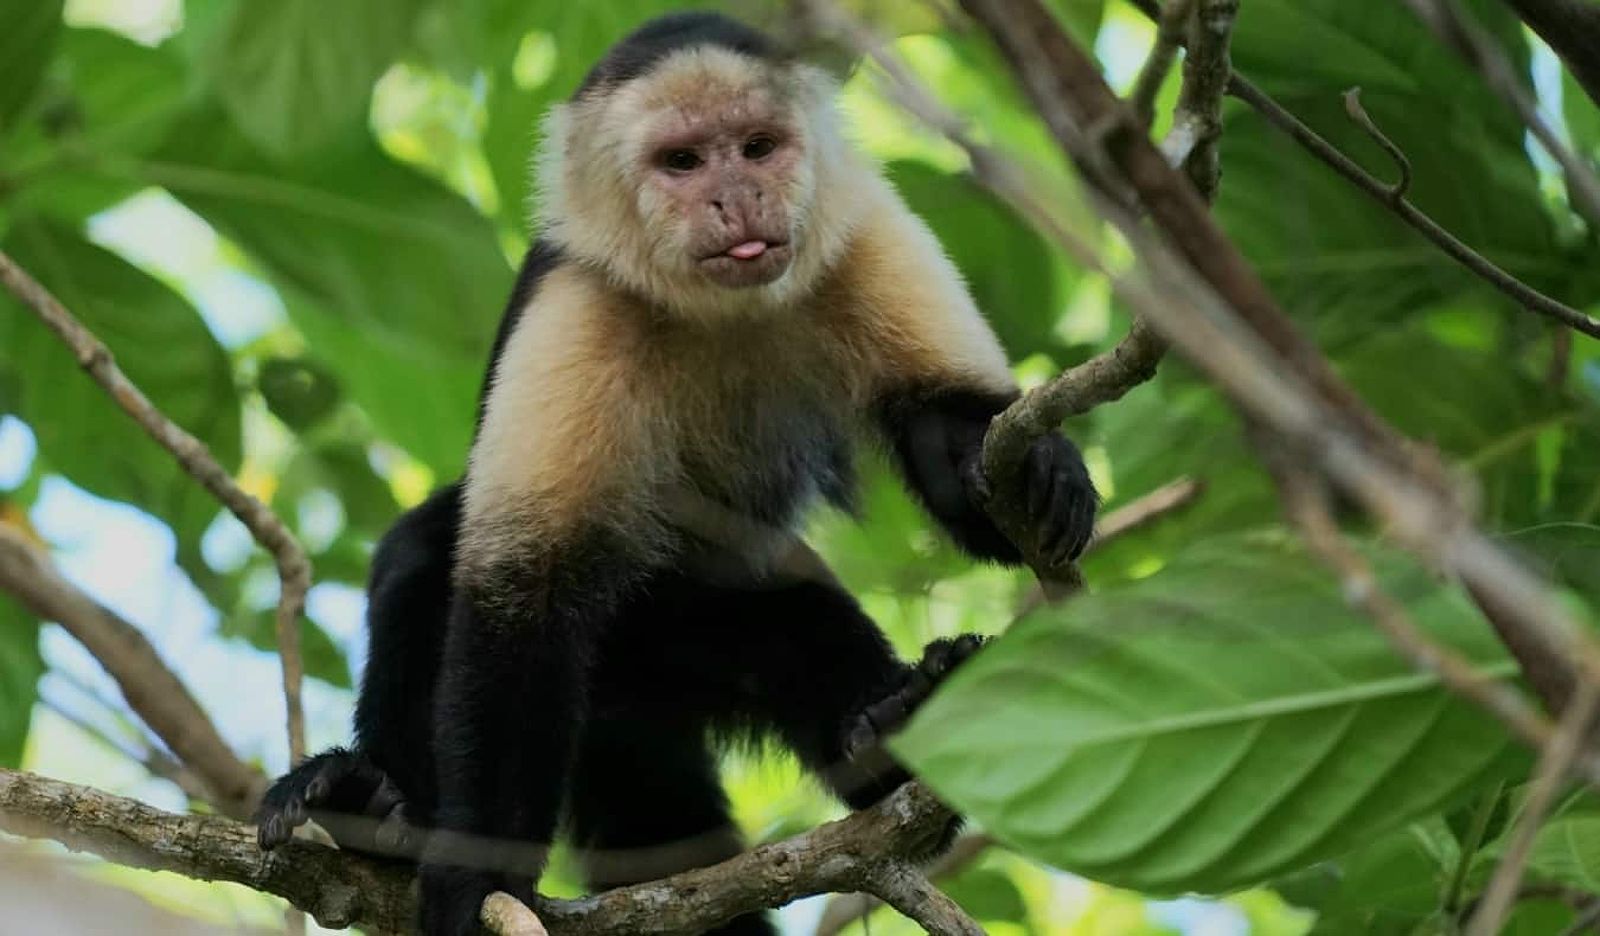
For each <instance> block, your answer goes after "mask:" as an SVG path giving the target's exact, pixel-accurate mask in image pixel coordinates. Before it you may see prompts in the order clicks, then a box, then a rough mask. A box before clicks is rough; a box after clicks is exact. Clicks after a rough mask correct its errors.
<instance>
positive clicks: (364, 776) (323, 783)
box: [255, 748, 415, 854]
mask: <svg viewBox="0 0 1600 936" xmlns="http://www.w3.org/2000/svg"><path fill="white" fill-rule="evenodd" d="M313 817H314V818H316V820H317V822H318V823H319V824H321V825H322V826H323V827H324V828H326V829H327V830H328V833H329V834H330V835H332V836H333V838H334V841H336V842H338V843H339V845H340V846H342V847H345V848H356V849H359V850H361V851H366V852H372V853H375V854H397V853H404V852H405V850H406V848H407V847H408V845H409V844H410V843H411V842H412V841H413V840H414V839H415V836H414V835H412V834H411V832H412V830H411V826H410V825H409V824H408V823H407V822H406V816H405V800H404V797H403V796H402V795H401V793H400V788H399V787H397V786H395V784H394V781H392V780H390V779H389V775H388V774H386V773H384V772H383V771H382V770H381V769H379V768H378V766H377V765H376V764H373V763H372V761H370V760H368V759H367V758H366V757H365V756H363V755H361V754H359V753H356V752H354V751H346V750H344V749H342V748H333V749H331V750H328V751H324V752H322V753H321V754H318V755H316V756H315V757H311V758H309V759H307V760H306V762H305V763H303V764H301V765H300V766H299V767H296V768H295V769H294V770H291V771H290V772H289V773H287V774H285V775H283V776H282V777H280V778H279V779H278V781H277V782H276V783H274V784H273V785H272V786H271V787H270V788H269V789H268V790H267V792H266V794H265V795H264V796H263V797H262V798H261V806H260V807H259V808H257V810H256V815H255V820H256V840H257V842H259V843H260V845H261V848H262V849H263V850H270V849H273V848H277V847H278V846H279V845H282V844H284V843H285V842H287V841H289V839H290V838H291V837H292V836H293V835H294V830H295V829H296V828H297V827H298V826H300V825H302V824H304V823H305V821H306V820H307V819H309V818H313Z"/></svg>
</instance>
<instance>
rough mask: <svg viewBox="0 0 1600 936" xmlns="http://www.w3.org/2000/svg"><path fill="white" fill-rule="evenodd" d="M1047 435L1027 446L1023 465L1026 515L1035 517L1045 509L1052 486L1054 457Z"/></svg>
mask: <svg viewBox="0 0 1600 936" xmlns="http://www.w3.org/2000/svg"><path fill="white" fill-rule="evenodd" d="M1048 443H1049V437H1048V436H1046V437H1045V438H1042V439H1038V440H1036V441H1035V442H1034V443H1033V444H1032V445H1030V446H1029V447H1028V455H1027V458H1026V459H1025V464H1024V465H1023V470H1024V472H1025V483H1024V485H1023V486H1024V488H1026V494H1027V498H1028V516H1030V517H1037V516H1039V515H1040V514H1042V513H1043V512H1044V510H1045V506H1046V505H1047V504H1048V503H1049V501H1050V491H1051V489H1052V488H1053V487H1054V483H1053V481H1054V478H1055V458H1054V457H1053V455H1052V453H1051V451H1050V445H1049V444H1048Z"/></svg>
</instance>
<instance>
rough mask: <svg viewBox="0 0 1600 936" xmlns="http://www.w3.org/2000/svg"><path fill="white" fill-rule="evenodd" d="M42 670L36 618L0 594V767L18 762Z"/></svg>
mask: <svg viewBox="0 0 1600 936" xmlns="http://www.w3.org/2000/svg"><path fill="white" fill-rule="evenodd" d="M43 674H44V658H43V657H41V656H40V655H39V622H38V621H37V620H35V619H34V618H33V616H32V615H30V614H28V613H27V612H26V611H24V610H22V607H21V606H20V605H18V604H17V603H16V602H15V601H13V600H11V599H10V598H8V597H6V596H5V595H0V767H10V768H13V769H14V768H16V767H18V766H20V765H21V762H22V747H23V745H24V744H25V743H26V742H27V740H28V725H29V724H30V723H31V722H32V720H33V703H34V702H35V701H36V700H37V699H38V698H39V677H40V676H42V675H43Z"/></svg>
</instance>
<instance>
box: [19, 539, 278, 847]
mask: <svg viewBox="0 0 1600 936" xmlns="http://www.w3.org/2000/svg"><path fill="white" fill-rule="evenodd" d="M0 590H4V591H6V592H7V593H9V594H11V595H13V596H15V597H16V598H17V600H18V601H20V602H22V605H23V607H25V608H27V609H28V610H29V611H30V612H32V613H33V614H34V615H35V616H37V617H39V618H42V619H44V620H47V621H55V622H56V623H57V624H60V625H61V627H62V628H64V629H65V630H66V631H67V633H69V634H71V635H72V636H73V637H74V638H76V639H77V641H78V642H79V643H81V644H83V646H84V647H85V648H86V649H87V650H88V651H89V653H90V654H91V655H92V656H93V657H94V658H95V660H97V661H98V662H99V663H100V665H101V666H103V667H105V670H106V672H107V673H109V674H110V675H111V678H112V679H114V680H116V683H117V688H118V689H119V690H121V692H122V697H123V699H125V700H126V701H127V703H128V707H129V708H131V709H132V710H133V711H134V712H136V713H138V715H139V717H140V718H141V719H143V720H144V723H145V724H147V725H149V726H150V729H151V730H152V731H154V732H155V733H156V736H157V737H159V738H160V739H161V740H162V742H163V743H164V744H166V745H167V747H168V748H170V749H171V750H172V752H173V753H174V754H175V755H177V757H178V759H179V760H181V761H182V762H183V764H184V765H185V766H187V767H188V768H189V769H190V770H192V771H194V773H195V775H196V776H197V777H199V778H200V779H201V781H202V782H203V783H204V784H205V786H206V788H207V790H208V791H209V796H207V799H208V800H209V801H210V802H211V803H212V804H213V805H215V806H216V807H217V808H218V809H219V810H221V811H222V812H224V813H226V814H228V815H231V816H235V817H243V816H246V815H248V814H249V812H250V810H251V809H253V808H254V804H255V801H256V799H257V798H258V797H259V796H260V794H261V791H262V789H263V788H264V787H265V785H266V779H265V778H264V777H262V775H261V774H260V772H258V771H256V770H254V769H252V768H251V767H249V766H248V765H247V764H245V763H244V762H243V761H241V760H240V759H239V757H238V755H236V754H234V752H233V749H232V748H230V747H228V744H227V742H226V741H224V740H223V739H222V734H221V733H220V732H219V731H217V727H216V725H214V724H213V723H212V721H211V719H210V717H208V716H207V715H206V713H205V710H204V709H202V708H201V707H200V703H199V702H197V701H195V698H194V696H193V695H190V693H189V689H188V687H187V686H185V685H184V684H183V682H182V681H181V680H180V679H178V677H177V675H176V674H174V673H173V672H172V670H171V669H170V668H169V667H168V666H167V664H166V662H165V661H163V660H162V659H161V656H160V654H158V653H157V652H156V649H155V647H153V646H151V645H150V641H148V640H146V639H145V636H144V634H142V633H140V632H139V629H138V628H136V627H134V626H133V625H132V624H130V623H128V622H127V621H126V620H124V619H123V618H121V617H119V616H118V615H117V614H116V613H115V612H113V611H112V610H110V609H109V608H106V607H105V606H103V605H101V604H99V603H97V602H96V601H95V600H94V599H93V598H90V597H89V596H88V595H86V594H84V593H83V591H81V590H80V589H79V588H78V587H77V586H76V585H73V584H72V583H71V582H69V581H67V580H66V579H65V578H63V577H62V576H61V573H60V572H58V571H57V570H56V568H55V566H54V564H52V563H51V562H50V559H49V557H47V556H46V555H44V553H43V552H41V551H40V550H39V549H38V548H37V547H35V546H34V545H33V544H32V543H29V542H28V541H27V540H26V539H24V538H23V536H22V535H21V534H20V533H19V532H18V531H17V530H15V529H14V528H12V527H8V526H5V525H3V524H0Z"/></svg>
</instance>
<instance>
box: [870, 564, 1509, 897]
mask: <svg viewBox="0 0 1600 936" xmlns="http://www.w3.org/2000/svg"><path fill="white" fill-rule="evenodd" d="M1378 560H1379V561H1378V567H1379V569H1380V570H1381V571H1382V573H1383V576H1382V577H1383V579H1384V585H1385V586H1386V587H1387V588H1389V589H1390V590H1391V591H1392V592H1393V593H1394V594H1395V595H1396V597H1398V598H1400V599H1401V600H1403V601H1405V602H1406V604H1407V605H1408V606H1409V608H1410V610H1411V612H1412V614H1413V615H1414V616H1415V617H1416V619H1417V620H1418V622H1419V623H1420V624H1421V625H1422V626H1424V627H1426V628H1427V629H1428V630H1429V631H1430V632H1431V633H1432V634H1433V635H1434V636H1435V637H1436V638H1438V639H1440V640H1442V641H1444V642H1446V643H1447V644H1449V645H1451V646H1453V647H1455V648H1456V649H1457V650H1459V651H1460V652H1462V653H1463V654H1465V655H1466V656H1467V657H1468V658H1469V659H1471V660H1473V661H1474V662H1476V663H1477V664H1479V665H1480V666H1482V667H1483V668H1484V669H1485V671H1486V672H1488V673H1491V674H1493V675H1495V676H1497V677H1501V678H1509V677H1510V676H1512V675H1513V674H1514V673H1515V672H1516V669H1515V666H1514V665H1513V664H1512V663H1510V662H1509V661H1508V660H1506V658H1505V657H1504V653H1503V650H1502V649H1501V647H1500V645H1499V644H1498V642H1497V641H1496V640H1495V639H1494V636H1493V634H1492V633H1491V632H1490V631H1489V630H1488V628H1487V627H1486V626H1485V625H1484V624H1483V622H1482V620H1481V618H1479V617H1478V616H1477V615H1476V614H1475V613H1474V612H1473V610H1472V609H1471V607H1470V605H1468V604H1467V603H1466V602H1465V600H1464V599H1462V598H1461V596H1460V595H1458V594H1456V593H1454V592H1452V591H1447V590H1443V589H1441V588H1439V587H1438V586H1436V585H1435V584H1434V583H1433V582H1432V581H1431V580H1430V579H1429V578H1428V576H1427V575H1426V574H1424V573H1422V572H1421V571H1420V570H1417V569H1416V568H1415V567H1414V566H1411V565H1409V564H1407V563H1405V562H1404V561H1402V560H1401V559H1399V558H1398V557H1395V556H1392V555H1390V554H1380V555H1379V556H1378ZM893 747H894V749H895V750H896V752H897V753H898V754H899V755H900V756H902V757H903V758H905V759H906V761H907V763H908V764H910V765H911V767H912V768H913V769H914V770H915V771H916V772H917V773H918V775H919V776H921V777H923V778H924V779H925V780H926V781H927V782H928V783H930V784H931V785H932V786H933V788H934V789H935V790H937V791H938V792H939V793H940V794H941V795H942V796H944V797H946V798H947V799H948V800H949V801H950V802H951V803H952V804H953V805H955V806H956V807H957V808H959V809H960V810H962V811H963V812H966V813H969V814H970V815H972V816H973V818H974V819H976V820H978V821H979V822H981V823H983V825H984V827H985V828H986V829H988V830H989V831H990V832H992V833H993V834H994V835H995V836H996V837H997V838H999V839H1000V840H1001V841H1003V842H1005V843H1006V844H1007V845H1009V846H1012V847H1014V848H1016V849H1018V850H1019V851H1021V852H1022V853H1024V854H1027V855H1029V856H1032V857H1035V858H1038V859H1040V860H1042V861H1046V862H1048V863H1050V864H1053V865H1056V866H1058V867H1061V868H1064V869H1067V870H1071V871H1075V872H1078V873H1081V874H1084V875H1087V876H1089V877H1092V878H1095V879H1097V880H1102V881H1105V882H1107V883H1111V884H1116V885H1119V886H1126V887H1133V888H1137V889H1140V890H1143V891H1147V892H1158V893H1167V892H1176V891H1188V890H1198V891H1206V892H1216V891H1224V890H1230V889H1233V888H1236V887H1239V886H1241V885H1245V884H1250V883H1253V882H1257V881H1261V880H1263V879H1266V878H1269V877H1272V876H1274V875H1278V874H1282V873H1284V872H1286V871H1289V870H1291V869H1294V868H1299V867H1304V866H1306V865H1308V864H1311V863H1313V862H1316V861H1319V860H1323V859H1326V858H1328V857H1330V856H1333V855H1337V854H1340V853H1342V852H1346V851H1349V850H1350V849H1352V848H1354V847H1356V846H1358V845H1361V844H1362V843H1364V842H1368V841H1371V840H1372V839H1373V838H1374V837H1375V836H1377V835H1381V834H1382V833H1384V832H1386V831H1389V830H1392V829H1395V828H1399V827H1400V826H1402V825H1404V824H1405V823H1407V822H1411V821H1414V820H1415V819H1417V818H1418V817H1420V816H1423V815H1426V814H1428V813H1430V812H1433V811H1436V810H1438V809H1440V808H1441V807H1443V806H1445V805H1447V804H1449V803H1450V802H1452V801H1453V800H1455V799H1456V798H1457V797H1459V796H1460V795H1462V794H1463V793H1464V792H1466V791H1468V790H1470V789H1472V788H1473V787H1474V785H1475V784H1477V783H1479V782H1481V780H1482V779H1483V778H1484V777H1485V775H1486V774H1489V773H1494V772H1498V771H1500V770H1502V769H1505V767H1506V762H1505V758H1506V756H1507V752H1508V747H1509V743H1508V741H1507V739H1506V737H1505V735H1504V734H1503V732H1502V731H1501V730H1500V728H1499V727H1498V726H1497V725H1495V724H1494V723H1493V722H1492V721H1491V720H1490V719H1486V718H1484V717H1483V716H1482V714H1481V713H1479V712H1478V711H1477V710H1476V709H1474V708H1472V707H1471V706H1469V705H1467V704H1465V703H1462V702H1460V701H1458V700H1457V699H1456V698H1455V697H1454V696H1452V695H1451V694H1450V693H1448V692H1447V691H1445V690H1444V689H1443V688H1442V687H1441V686H1440V685H1439V682H1438V680H1437V678H1436V677H1434V676H1432V675H1430V674H1426V673H1417V672H1414V671H1412V670H1411V669H1410V668H1409V667H1408V666H1407V665H1406V664H1405V663H1404V662H1402V661H1401V660H1400V659H1399V658H1398V657H1397V655H1396V654H1395V653H1394V652H1393V651H1392V650H1391V649H1390V647H1389V645H1388V644H1387V642H1386V641H1385V640H1384V639H1383V638H1382V637H1381V636H1379V634H1378V633H1377V631H1376V629H1375V628H1373V627H1372V625H1371V624H1370V623H1368V622H1367V621H1366V620H1364V619H1362V618H1361V617H1360V616H1358V615H1356V614H1354V613H1353V612H1351V611H1349V610H1347V608H1346V607H1345V605H1344V603H1343V602H1342V601H1341V600H1340V597H1339V594H1338V592H1337V590H1336V589H1335V588H1334V587H1333V586H1332V585H1331V584H1330V582H1329V580H1328V579H1327V577H1326V576H1324V575H1323V574H1322V573H1321V570H1320V568H1319V567H1318V566H1317V564H1316V563H1315V562H1313V561H1311V560H1310V559H1308V558H1307V557H1306V556H1305V555H1304V554H1303V553H1301V552H1299V551H1298V550H1296V549H1294V548H1292V547H1291V545H1290V544H1289V542H1288V541H1287V539H1286V538H1284V537H1281V536H1276V535H1266V534H1261V535H1256V536H1243V535H1241V536H1229V537H1218V538H1214V539H1212V540H1210V541H1207V542H1203V543H1199V544H1196V545H1195V546H1193V547H1192V548H1190V549H1188V550H1187V551H1185V552H1183V553H1181V554H1179V555H1178V556H1176V557H1174V558H1173V559H1172V561H1171V562H1170V563H1169V564H1168V565H1167V566H1166V567H1165V568H1163V569H1162V570H1161V571H1160V572H1158V573H1156V574H1154V575H1152V576H1150V577H1149V578H1146V579H1142V580H1138V581H1134V582H1130V583H1127V584H1123V585H1119V586H1116V587H1114V588H1110V589H1107V590H1105V591H1103V592H1101V593H1099V594H1094V595H1089V596H1085V597H1079V598H1075V599H1074V600H1073V601H1072V602H1071V603H1069V604H1068V605H1067V606H1065V607H1063V608H1048V609H1044V610H1042V611H1041V612H1039V613H1036V614H1034V615H1031V616H1029V617H1028V618H1026V619H1025V620H1023V621H1022V622H1021V623H1020V624H1018V625H1017V626H1016V627H1014V628H1013V629H1012V630H1011V632H1009V633H1008V634H1006V635H1005V636H1004V637H1003V638H1002V639H1000V640H999V641H997V642H996V643H995V644H994V645H993V646H992V647H990V648H988V649H986V650H985V651H984V652H983V653H982V654H981V655H980V656H979V657H977V658H976V659H975V660H974V661H973V662H972V663H971V664H969V665H968V666H966V667H964V668H963V669H962V670H961V671H960V672H958V673H957V674H956V675H955V676H954V677H953V678H952V680H951V681H950V683H949V684H948V685H947V686H945V687H944V688H943V689H941V691H940V692H939V693H938V694H937V695H935V696H934V698H933V700H932V701H931V702H930V703H929V704H928V705H927V706H925V707H924V709H923V710H922V711H921V712H920V713H919V714H918V715H917V717H916V718H915V719H913V721H912V722H911V725H910V726H909V728H908V729H907V730H906V731H905V732H904V733H903V734H902V735H901V736H900V737H899V738H898V739H897V740H896V741H895V742H894V744H893Z"/></svg>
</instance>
